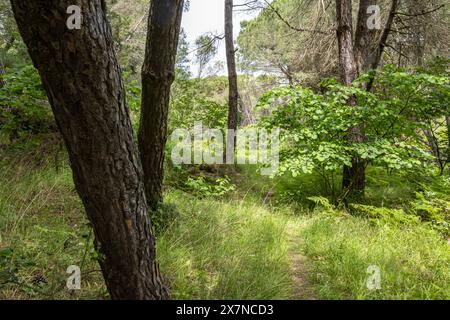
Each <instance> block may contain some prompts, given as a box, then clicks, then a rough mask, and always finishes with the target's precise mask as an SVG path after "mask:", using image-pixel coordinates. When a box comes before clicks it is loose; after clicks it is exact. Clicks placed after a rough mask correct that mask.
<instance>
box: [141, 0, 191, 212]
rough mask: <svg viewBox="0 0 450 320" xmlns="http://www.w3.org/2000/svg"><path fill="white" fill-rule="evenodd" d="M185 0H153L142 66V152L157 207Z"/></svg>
mask: <svg viewBox="0 0 450 320" xmlns="http://www.w3.org/2000/svg"><path fill="white" fill-rule="evenodd" d="M183 3H184V0H153V1H152V2H151V5H150V13H149V18H148V32H147V46H146V53H145V60H144V65H143V67H142V112H141V123H140V129H139V151H140V155H141V160H142V165H143V168H144V181H145V190H146V196H147V202H148V204H149V206H150V207H151V209H156V207H157V206H158V204H159V203H161V202H162V200H163V192H162V187H163V178H164V148H165V145H166V141H167V116H168V113H169V99H170V88H171V86H172V83H173V81H174V78H175V62H176V55H177V47H178V38H179V35H180V26H181V17H182V13H183Z"/></svg>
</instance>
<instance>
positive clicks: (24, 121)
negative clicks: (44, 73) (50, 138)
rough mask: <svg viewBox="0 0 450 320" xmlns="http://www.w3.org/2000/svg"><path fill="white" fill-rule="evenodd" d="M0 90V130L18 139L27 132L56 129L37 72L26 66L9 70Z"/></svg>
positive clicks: (11, 137) (13, 138)
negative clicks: (4, 83)
mask: <svg viewBox="0 0 450 320" xmlns="http://www.w3.org/2000/svg"><path fill="white" fill-rule="evenodd" d="M5 81H6V85H5V86H4V87H3V88H1V90H0V124H1V128H0V130H1V131H2V132H3V133H5V134H7V135H9V136H10V139H11V140H17V139H19V138H21V137H22V136H23V135H24V134H36V133H49V132H55V131H56V130H57V128H56V125H55V122H54V119H53V116H52V112H51V108H50V105H49V103H48V100H47V96H46V94H45V91H44V89H43V87H42V84H41V80H40V78H39V75H38V73H37V71H36V70H35V69H34V68H33V67H32V66H23V67H19V68H16V69H14V70H12V71H8V72H7V73H6V75H5Z"/></svg>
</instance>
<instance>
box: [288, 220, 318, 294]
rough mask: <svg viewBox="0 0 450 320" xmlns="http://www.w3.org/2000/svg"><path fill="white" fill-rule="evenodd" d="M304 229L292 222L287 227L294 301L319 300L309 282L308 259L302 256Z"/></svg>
mask: <svg viewBox="0 0 450 320" xmlns="http://www.w3.org/2000/svg"><path fill="white" fill-rule="evenodd" d="M301 232H302V227H301V224H299V223H298V222H296V221H290V222H289V223H288V225H287V226H286V235H287V239H288V245H289V248H288V256H289V262H290V266H291V267H290V268H291V275H292V283H293V286H294V288H293V299H295V300H317V299H318V297H317V294H316V293H315V291H314V288H313V286H312V285H311V283H310V281H309V275H308V273H309V271H308V258H307V257H306V256H304V255H302V254H301V245H302V243H303V241H304V239H303V238H302V237H301Z"/></svg>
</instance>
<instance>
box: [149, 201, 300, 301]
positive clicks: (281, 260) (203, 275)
mask: <svg viewBox="0 0 450 320" xmlns="http://www.w3.org/2000/svg"><path fill="white" fill-rule="evenodd" d="M166 201H168V202H169V203H174V204H176V205H177V208H178V210H179V216H178V218H177V219H176V221H175V222H174V223H173V224H172V225H171V226H170V227H169V229H168V230H167V231H166V232H165V233H164V234H163V235H162V236H161V237H160V238H159V239H158V253H159V254H158V256H159V260H160V262H161V265H162V270H163V272H164V273H165V274H166V275H169V279H170V282H171V285H172V291H173V296H174V298H180V299H192V298H194V299H287V298H289V297H290V296H291V293H292V287H291V276H290V266H289V262H288V256H287V241H286V237H285V232H284V229H285V226H286V220H285V219H284V220H283V219H281V218H280V217H277V216H276V215H273V214H272V213H271V212H269V211H268V210H267V209H265V208H264V207H262V206H261V205H258V204H256V203H252V202H238V203H236V204H231V203H226V202H225V201H218V200H210V199H209V200H208V199H207V200H196V199H195V198H187V196H186V194H183V193H180V192H171V193H169V194H168V196H167V199H166Z"/></svg>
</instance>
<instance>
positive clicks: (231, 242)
mask: <svg viewBox="0 0 450 320" xmlns="http://www.w3.org/2000/svg"><path fill="white" fill-rule="evenodd" d="M0 162H1V163H0V164H1V167H2V172H1V173H0V186H1V188H0V299H29V298H31V299H107V298H108V294H107V291H106V289H105V286H104V284H103V280H102V277H101V273H100V272H99V267H98V264H97V262H96V253H95V250H94V249H93V245H92V231H91V228H90V226H89V223H88V221H87V219H86V217H85V214H84V210H83V207H82V205H81V201H80V200H79V198H78V196H77V194H76V192H75V190H74V187H73V182H72V177H71V172H70V169H69V168H68V166H67V163H65V164H62V165H60V166H59V167H60V168H59V170H58V171H57V170H56V169H55V168H54V166H53V165H51V164H49V163H47V164H42V161H41V162H40V163H39V165H35V164H34V163H30V162H29V161H26V160H23V159H22V160H20V161H19V160H18V158H10V157H6V156H2V160H1V161H0ZM378 177H379V178H380V179H378ZM439 179H441V178H439ZM439 179H434V180H432V181H430V182H429V183H428V187H427V188H426V190H425V189H424V187H423V184H422V183H417V184H416V185H415V187H410V188H409V189H408V188H407V187H406V185H407V184H406V183H405V182H404V178H403V177H395V176H390V175H388V174H384V173H382V172H381V171H380V170H375V169H373V170H371V171H370V177H369V185H368V195H367V201H366V203H362V204H361V205H363V206H362V207H356V209H353V211H352V210H350V211H348V212H347V211H345V210H342V209H335V208H334V207H332V206H331V205H327V201H326V200H323V198H316V199H315V201H316V202H317V203H321V202H322V204H325V206H320V205H317V204H316V203H315V202H314V201H311V200H308V198H309V197H310V196H311V195H314V194H316V195H323V192H321V189H320V185H319V184H320V182H319V181H318V180H317V177H299V178H296V179H293V178H291V177H283V178H280V179H277V180H275V181H272V180H269V179H268V178H264V177H260V176H258V175H256V174H255V173H254V172H253V171H251V170H249V169H242V170H238V171H236V172H234V173H233V175H232V177H231V179H230V182H229V183H230V184H233V188H228V185H226V184H224V185H221V187H220V188H221V189H220V190H228V191H227V192H226V194H223V195H220V196H217V195H216V196H215V195H212V194H211V190H215V189H214V188H213V189H211V188H209V189H208V188H206V189H205V188H203V187H202V188H201V189H200V190H208V192H207V193H206V195H202V196H199V194H198V192H186V190H184V191H181V190H177V189H175V188H171V189H169V190H167V192H166V205H165V207H164V209H163V210H161V211H160V212H159V213H156V214H155V216H154V217H153V218H154V222H155V227H156V231H157V238H158V239H157V240H158V256H159V261H160V264H161V269H162V272H163V274H164V276H165V278H166V280H167V281H168V283H170V286H171V290H172V295H173V298H175V299H291V298H296V296H295V292H296V290H295V288H294V286H295V281H293V276H292V265H290V263H291V261H292V259H290V255H292V251H293V250H294V251H295V252H298V253H299V254H301V255H303V256H306V257H307V259H306V262H305V268H302V270H305V272H307V274H305V275H304V278H305V279H307V281H308V282H309V284H308V288H309V287H311V288H312V290H313V291H314V296H315V297H318V298H324V299H449V298H450V290H449V286H448V284H449V283H450V273H449V272H450V245H449V244H448V243H447V239H448V234H447V233H446V230H447V229H446V228H447V227H446V226H447V225H446V223H447V222H446V221H447V220H445V215H446V214H448V200H449V199H448V198H447V196H446V192H447V191H446V188H447V187H448V185H446V182H445V181H447V180H448V178H447V180H445V179H444V178H442V179H443V180H442V179H441V180H439ZM227 181H228V180H227ZM380 181H381V182H380ZM199 183H203V182H201V181H200V182H199ZM227 183H228V182H227ZM380 183H382V184H383V187H382V188H381V186H380V185H379V184H380ZM197 191H198V190H197ZM418 193H420V195H418ZM313 200H314V199H313ZM393 210H395V211H393ZM436 217H441V218H442V217H444V218H442V219H441V218H436ZM439 219H441V220H439ZM287 230H296V232H295V233H292V232H287ZM293 243H295V246H294V247H293V245H292V244H293ZM70 265H78V266H80V267H81V270H82V290H80V291H75V292H69V291H68V290H67V289H66V288H65V284H66V279H67V277H68V274H66V269H67V267H68V266H70ZM371 265H374V266H378V267H379V268H380V270H381V289H380V290H374V291H371V290H368V289H367V286H366V281H367V279H368V276H369V274H367V268H368V267H369V266H371Z"/></svg>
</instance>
